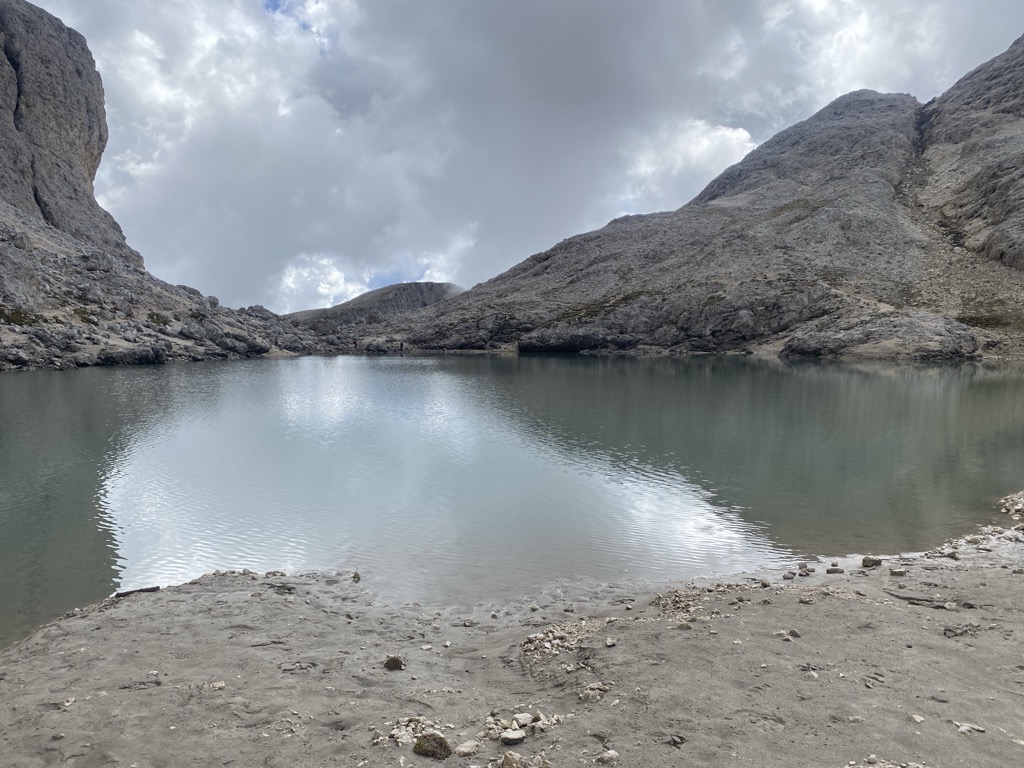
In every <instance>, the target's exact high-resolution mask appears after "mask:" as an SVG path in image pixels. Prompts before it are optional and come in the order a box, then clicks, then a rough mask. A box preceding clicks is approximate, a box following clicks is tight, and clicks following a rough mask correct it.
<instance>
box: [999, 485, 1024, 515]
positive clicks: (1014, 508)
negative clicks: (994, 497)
mask: <svg viewBox="0 0 1024 768" xmlns="http://www.w3.org/2000/svg"><path fill="white" fill-rule="evenodd" d="M999 508H1000V509H1001V510H1002V511H1003V513H1004V514H1007V515H1022V514H1024V491H1020V492H1019V493H1011V494H1010V495H1009V496H1006V497H1005V498H1003V499H1000V500H999Z"/></svg>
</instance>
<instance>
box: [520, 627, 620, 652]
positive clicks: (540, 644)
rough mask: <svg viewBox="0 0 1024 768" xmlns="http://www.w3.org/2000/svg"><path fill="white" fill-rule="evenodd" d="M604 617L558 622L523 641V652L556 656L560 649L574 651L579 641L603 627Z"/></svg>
mask: <svg viewBox="0 0 1024 768" xmlns="http://www.w3.org/2000/svg"><path fill="white" fill-rule="evenodd" d="M606 624H607V622H606V621H605V620H604V619H601V620H598V619H580V620H579V621H574V622H559V623H557V624H552V625H551V626H549V627H546V628H545V629H544V630H543V631H541V632H535V633H534V634H532V635H530V636H529V637H527V638H526V639H525V640H524V641H523V653H524V654H526V655H527V656H534V657H536V656H558V655H559V654H560V653H561V652H562V651H574V650H576V649H577V648H578V647H579V645H580V643H582V642H583V641H584V640H586V639H587V638H589V637H591V636H592V635H594V634H595V633H596V632H597V631H598V630H600V629H601V628H602V627H604V626H605V625H606Z"/></svg>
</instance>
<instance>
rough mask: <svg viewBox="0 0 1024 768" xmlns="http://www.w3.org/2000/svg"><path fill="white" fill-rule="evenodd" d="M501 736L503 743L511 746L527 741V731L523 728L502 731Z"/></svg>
mask: <svg viewBox="0 0 1024 768" xmlns="http://www.w3.org/2000/svg"><path fill="white" fill-rule="evenodd" d="M499 738H500V739H501V743H502V744H507V745H509V746H511V745H513V744H522V743H523V742H524V741H526V731H524V730H523V729H521V728H509V729H507V730H504V731H502V732H501V736H500V737H499Z"/></svg>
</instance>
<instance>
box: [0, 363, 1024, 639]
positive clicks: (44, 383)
mask: <svg viewBox="0 0 1024 768" xmlns="http://www.w3.org/2000/svg"><path fill="white" fill-rule="evenodd" d="M1022 467H1024V374H1022V372H1021V371H1020V369H989V368H983V367H978V366H965V367H957V368H952V367H946V368H891V367H889V368H884V367H878V368H872V367H863V368H850V367H838V366H823V365H797V366H786V365H782V364H780V363H777V362H765V361H757V360H752V359H746V358H727V359H722V358H705V359H697V360H689V361H680V360H619V359H614V360H608V359H591V358H575V357H567V358H531V357H523V358H504V357H469V358H464V357H439V358H401V359H395V358H387V359H374V358H347V357H346V358H332V359H323V358H303V359H298V360H287V361H252V362H244V363H225V364H218V363H212V364H197V365H173V366H162V367H151V368H145V367H144V368H115V369H99V368H97V369H88V370H83V371H77V372H71V373H68V372H64V373H56V372H46V371H39V372H28V373H16V374H6V375H4V376H3V377H0V575H2V576H3V578H4V584H5V589H4V590H3V591H2V593H0V644H2V643H3V642H4V639H5V638H6V639H10V638H12V637H14V636H16V635H18V634H23V633H24V632H25V631H26V630H27V629H28V628H30V627H32V626H34V625H36V624H38V623H40V622H42V621H44V620H46V619H48V618H51V617H52V616H54V615H56V614H58V613H60V612H62V611H65V610H68V609H70V608H72V607H74V606H76V605H80V604H83V603H86V602H89V601H92V600H96V599H99V598H102V597H104V596H106V595H108V594H110V593H111V592H113V591H115V590H116V589H129V588H134V587H141V586H148V585H151V584H169V583H175V582H180V581H185V580H188V579H191V578H194V577H195V576H197V575H199V574H201V573H204V572H208V571H212V570H215V569H217V568H228V567H239V568H241V567H249V568H253V569H256V570H269V569H282V570H286V571H293V570H300V569H302V570H305V569H327V570H335V569H337V570H358V571H359V572H360V573H361V574H362V576H363V579H364V582H363V583H364V584H365V585H367V586H368V587H369V588H371V589H372V590H374V591H377V592H379V593H380V594H381V595H382V596H383V597H384V598H386V599H389V600H396V601H406V600H418V601H421V602H445V603H449V604H451V603H472V602H476V601H481V600H485V599H492V598H498V599H502V598H504V599H516V598H522V597H524V596H525V595H527V594H530V593H531V592H533V591H535V590H537V589H538V588H539V587H541V586H542V585H544V584H547V583H549V582H552V581H556V580H561V579H575V578H586V579H595V580H600V581H613V580H619V579H653V580H665V579H686V578H690V577H694V576H703V575H711V574H715V573H719V574H721V573H731V572H736V571H739V570H750V569H753V568H757V567H762V566H772V565H778V564H782V563H784V562H790V561H791V560H792V559H793V558H795V557H803V556H807V555H813V554H837V553H846V552H866V551H875V552H893V551H909V550H920V549H925V548H928V547H931V546H934V545H935V544H937V543H939V542H941V541H942V540H943V539H944V538H946V537H948V536H952V535H957V534H960V533H963V532H966V531H967V530H969V529H970V527H971V526H972V525H974V524H977V523H979V522H986V521H989V520H991V519H992V518H993V503H994V501H995V500H996V499H997V498H998V497H999V496H1001V495H1004V494H1006V493H1009V492H1012V491H1015V490H1019V489H1020V488H1022V487H1024V476H1022V469H1021V468H1022Z"/></svg>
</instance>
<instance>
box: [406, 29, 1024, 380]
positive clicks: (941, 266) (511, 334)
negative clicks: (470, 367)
mask: <svg viewBox="0 0 1024 768" xmlns="http://www.w3.org/2000/svg"><path fill="white" fill-rule="evenodd" d="M1022 156H1024V42H1022V41H1020V40H1019V41H1017V42H1016V43H1015V44H1014V45H1013V47H1011V49H1010V50H1009V51H1008V52H1007V53H1005V54H1003V55H1002V56H1000V57H998V58H996V59H995V60H993V61H992V62H989V63H988V64H986V65H984V66H982V67H979V68H978V69H977V70H975V71H974V72H972V73H971V74H969V75H967V76H966V77H965V78H964V79H963V80H961V81H960V82H959V83H957V84H956V85H955V86H954V87H953V88H951V89H950V90H949V92H947V93H946V94H944V95H943V96H942V97H941V98H939V99H936V100H934V101H933V102H931V103H929V104H928V105H924V106H922V105H920V104H919V103H918V102H917V101H916V100H915V99H914V98H913V97H912V96H908V95H903V94H888V95H886V94H879V93H874V92H871V91H858V92H855V93H851V94H847V95H846V96H843V97H841V98H839V99H837V100H836V101H834V102H833V103H831V104H829V105H828V106H826V107H825V108H824V109H822V110H821V111H820V112H818V113H817V114H816V115H814V116H813V117H811V118H810V119H808V120H805V121H804V122H802V123H799V124H797V125H795V126H793V127H791V128H789V129H787V130H785V131H782V132H781V133H779V134H778V135H777V136H775V137H774V138H772V139H771V140H769V141H767V142H765V143H764V144H762V145H761V146H760V147H758V148H757V149H756V150H754V151H753V152H751V153H750V154H749V155H748V156H747V157H746V158H745V159H744V160H743V161H741V162H740V163H738V164H736V165H734V166H733V167H731V168H729V169H727V170H726V171H725V172H724V173H723V174H721V175H720V176H719V177H718V178H717V179H715V180H714V181H712V182H711V184H709V185H708V186H707V188H706V189H705V190H704V191H703V192H702V193H701V194H700V195H698V196H697V198H695V199H694V200H693V201H692V202H691V203H689V204H688V205H685V206H684V207H683V208H681V209H679V210H677V211H673V212H667V213H658V214H651V215H646V216H630V217H625V218H622V219H617V220H615V221H612V222H611V223H610V224H608V225H607V226H606V227H604V228H602V229H600V230H598V231H595V232H591V233H588V234H585V235H579V236H577V237H573V238H570V239H568V240H566V241H564V242H562V243H559V244H558V245H556V246H555V247H554V248H552V249H551V250H549V251H546V252H544V253H540V254H537V255H535V256H531V257H530V258H528V259H526V260H525V261H524V262H522V263H520V264H518V265H517V266H515V267H513V268H512V269H510V270H509V271H508V272H506V273H504V274H502V275H499V276H498V277H496V278H494V279H492V280H490V281H488V282H487V283H484V284H482V285H479V286H477V287H475V288H473V289H472V290H470V291H467V292H466V293H464V294H462V295H460V296H458V297H456V298H454V299H452V300H451V301H449V302H446V303H445V304H444V305H443V306H440V307H435V308H427V309H425V310H421V311H420V312H418V313H416V314H415V315H414V316H406V317H404V318H400V319H399V320H397V321H396V322H394V323H392V324H391V326H390V327H389V328H388V332H389V333H390V334H391V335H392V336H393V337H394V338H398V339H401V340H402V341H404V342H405V344H406V348H409V346H410V345H412V346H415V347H419V348H422V349H426V350H498V349H504V350H518V351H520V352H584V353H622V352H625V353H629V354H666V353H667V354H687V353H694V352H730V351H754V352H769V353H773V354H774V353H782V354H783V355H784V356H787V357H852V358H860V359H864V358H875V359H887V360H957V359H965V358H970V357H974V356H977V355H979V354H993V355H1005V356H1021V354H1022V352H1024V343H1022V338H1024V312H1022V307H1021V302H1020V296H1022V295H1024V272H1021V271H1020V270H1019V269H1014V268H1013V267H1021V266H1024V256H1022V254H1024V248H1022V243H1024V237H1022V235H1024V214H1022V213H1021V211H1022V210H1024V206H1022V205H1021V203H1022V202H1024V164H1022V163H1021V160H1020V158H1021V157H1022Z"/></svg>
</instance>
